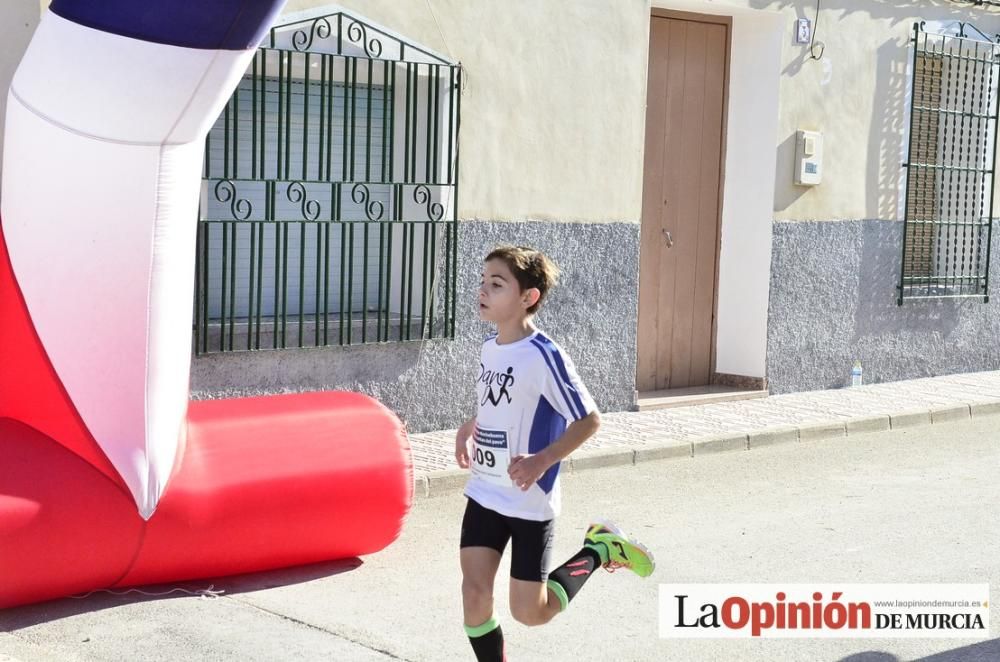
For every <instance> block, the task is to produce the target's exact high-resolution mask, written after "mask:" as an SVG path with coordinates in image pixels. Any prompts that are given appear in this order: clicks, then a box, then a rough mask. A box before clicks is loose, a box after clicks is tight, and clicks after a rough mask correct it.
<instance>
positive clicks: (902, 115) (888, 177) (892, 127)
mask: <svg viewBox="0 0 1000 662" xmlns="http://www.w3.org/2000/svg"><path fill="white" fill-rule="evenodd" d="M876 53H877V55H876V64H875V66H876V76H875V99H876V103H875V107H874V108H873V109H872V120H871V124H870V126H871V129H870V133H869V136H868V145H869V152H868V165H867V172H866V175H867V176H866V177H865V181H866V182H867V188H868V190H867V195H866V200H865V208H866V209H876V210H878V216H877V218H884V219H901V218H902V214H901V213H900V210H899V202H900V198H901V193H902V191H901V190H900V183H901V182H902V180H903V179H904V178H905V170H904V169H903V159H904V158H905V151H904V147H903V136H904V135H908V134H909V130H908V128H907V127H905V126H904V123H905V122H906V120H907V119H908V118H907V115H908V109H907V108H906V85H907V79H908V73H907V62H908V60H909V58H910V57H911V55H912V53H911V50H910V48H909V42H908V40H907V39H905V38H904V39H888V40H886V41H885V43H883V44H882V45H881V46H879V47H878V50H877V51H876ZM900 245H902V243H900Z"/></svg>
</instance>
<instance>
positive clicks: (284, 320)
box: [279, 221, 288, 348]
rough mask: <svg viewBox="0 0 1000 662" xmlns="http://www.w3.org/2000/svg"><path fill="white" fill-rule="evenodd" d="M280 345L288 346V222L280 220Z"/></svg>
mask: <svg viewBox="0 0 1000 662" xmlns="http://www.w3.org/2000/svg"><path fill="white" fill-rule="evenodd" d="M279 226H280V227H281V244H282V247H283V253H284V254H283V256H282V260H281V347H282V348H285V347H287V346H288V223H287V222H285V221H281V222H280V223H279Z"/></svg>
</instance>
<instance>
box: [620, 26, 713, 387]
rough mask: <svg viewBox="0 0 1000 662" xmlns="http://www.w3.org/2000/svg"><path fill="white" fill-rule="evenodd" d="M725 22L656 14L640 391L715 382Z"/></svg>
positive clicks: (644, 211) (644, 217) (645, 197)
mask: <svg viewBox="0 0 1000 662" xmlns="http://www.w3.org/2000/svg"><path fill="white" fill-rule="evenodd" d="M682 16H683V15H682ZM720 20H721V21H722V22H717V21H720ZM727 21H728V19H725V18H722V19H717V18H714V17H704V20H702V18H701V17H699V18H698V19H697V20H696V19H694V18H686V17H684V18H678V17H676V15H673V14H671V16H670V17H665V16H656V15H654V16H653V17H652V18H651V26H650V44H649V72H648V90H647V105H646V151H645V165H644V173H643V200H642V230H641V239H640V242H641V245H640V277H639V328H638V364H637V373H636V388H637V390H639V391H640V392H641V391H653V390H660V389H668V388H683V387H689V386H701V385H705V384H709V383H710V382H711V376H712V371H713V369H714V360H713V359H714V344H715V327H714V320H715V307H716V305H715V302H716V290H717V288H716V283H717V271H718V269H717V267H718V258H719V225H720V211H721V200H722V196H721V182H722V162H723V149H724V129H725V127H724V117H725V114H724V113H725V105H726V95H725V89H726V83H727V64H726V63H727V61H728V52H729V24H728V22H727Z"/></svg>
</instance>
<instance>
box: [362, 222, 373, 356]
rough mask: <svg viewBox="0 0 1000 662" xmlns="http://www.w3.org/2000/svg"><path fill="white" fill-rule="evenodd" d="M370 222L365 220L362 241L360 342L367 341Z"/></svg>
mask: <svg viewBox="0 0 1000 662" xmlns="http://www.w3.org/2000/svg"><path fill="white" fill-rule="evenodd" d="M369 226H371V223H369V222H365V223H363V224H362V226H361V227H363V228H364V229H365V236H364V241H363V246H364V252H363V253H362V255H361V342H362V343H366V342H368V228H369Z"/></svg>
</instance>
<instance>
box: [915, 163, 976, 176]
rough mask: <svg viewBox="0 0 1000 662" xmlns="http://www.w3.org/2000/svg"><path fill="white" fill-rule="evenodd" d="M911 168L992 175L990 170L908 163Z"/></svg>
mask: <svg viewBox="0 0 1000 662" xmlns="http://www.w3.org/2000/svg"><path fill="white" fill-rule="evenodd" d="M907 165H909V166H910V167H911V168H917V169H923V170H941V171H945V172H949V173H951V172H971V173H982V174H992V173H993V169H992V168H963V167H961V166H949V165H935V164H933V163H909V164H907Z"/></svg>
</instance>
